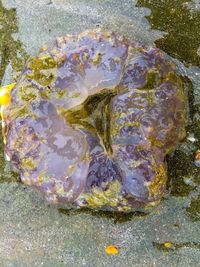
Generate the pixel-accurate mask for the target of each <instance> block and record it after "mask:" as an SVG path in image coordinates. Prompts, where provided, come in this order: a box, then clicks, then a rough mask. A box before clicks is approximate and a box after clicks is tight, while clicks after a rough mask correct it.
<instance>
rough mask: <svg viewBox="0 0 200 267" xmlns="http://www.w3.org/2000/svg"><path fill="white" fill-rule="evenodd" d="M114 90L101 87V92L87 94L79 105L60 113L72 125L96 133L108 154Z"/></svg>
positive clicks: (109, 152) (110, 152)
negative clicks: (111, 102) (111, 104)
mask: <svg viewBox="0 0 200 267" xmlns="http://www.w3.org/2000/svg"><path fill="white" fill-rule="evenodd" d="M116 94H117V93H116V90H115V89H114V90H111V89H103V90H102V91H101V92H99V93H97V94H95V95H91V96H88V98H87V99H86V100H85V101H84V102H83V103H82V104H80V105H78V106H76V107H74V108H71V109H69V110H67V111H63V112H62V115H63V116H64V117H65V119H66V121H67V122H68V123H69V124H70V125H71V126H72V127H73V125H76V127H77V126H80V128H83V129H86V130H89V131H91V132H92V133H94V134H95V135H98V137H99V139H100V142H101V145H102V146H103V147H104V148H105V150H106V151H107V153H108V155H111V154H112V147H111V142H110V114H111V111H110V101H111V99H112V97H114V96H115V95H116Z"/></svg>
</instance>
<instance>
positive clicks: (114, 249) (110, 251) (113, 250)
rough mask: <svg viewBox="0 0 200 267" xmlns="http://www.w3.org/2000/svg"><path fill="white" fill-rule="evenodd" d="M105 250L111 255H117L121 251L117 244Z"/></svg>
mask: <svg viewBox="0 0 200 267" xmlns="http://www.w3.org/2000/svg"><path fill="white" fill-rule="evenodd" d="M105 251H106V253H107V254H109V255H115V254H118V252H119V251H118V249H117V248H116V247H115V246H113V245H109V246H107V247H106V248H105Z"/></svg>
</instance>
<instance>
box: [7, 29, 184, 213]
mask: <svg viewBox="0 0 200 267" xmlns="http://www.w3.org/2000/svg"><path fill="white" fill-rule="evenodd" d="M175 71H176V70H175V66H174V64H173V63H171V62H169V61H168V60H166V58H165V55H164V54H163V53H162V52H161V51H160V50H158V49H157V48H154V47H148V48H144V47H140V46H139V45H137V44H135V43H132V42H131V41H129V40H128V39H126V38H125V37H121V36H118V35H116V34H115V33H111V32H105V31H102V30H93V31H87V32H84V33H82V34H79V35H73V36H72V35H69V36H66V37H61V38H58V39H57V40H56V42H55V43H54V44H53V45H52V46H50V47H44V48H43V49H42V50H41V52H40V53H39V55H38V56H36V57H34V58H31V59H30V60H29V61H28V62H27V65H26V67H25V69H24V70H23V72H22V74H21V76H20V77H19V79H18V82H17V84H16V86H15V87H14V89H13V90H12V92H11V99H10V104H9V105H6V106H5V107H4V109H3V116H4V121H3V134H4V140H5V153H6V154H7V156H8V157H9V158H10V160H11V162H12V164H13V166H14V167H15V169H16V170H18V171H19V173H20V175H21V180H22V181H23V182H24V183H25V184H29V185H33V186H35V187H36V188H38V189H39V190H41V191H42V192H43V193H44V195H45V196H46V198H47V199H48V200H49V201H50V202H53V203H62V204H64V205H66V207H67V206H70V205H72V206H79V207H91V208H96V209H98V208H101V209H107V210H116V211H131V210H135V209H138V208H140V207H146V206H149V205H154V204H155V203H157V202H159V201H160V199H161V197H162V196H163V194H164V192H165V187H166V181H167V166H166V164H165V157H166V155H167V154H168V153H170V152H171V151H173V150H174V149H175V147H176V146H177V145H178V144H179V142H180V141H181V140H182V139H183V138H184V136H185V99H184V94H183V90H182V83H181V80H180V78H179V77H178V76H177V74H176V73H175Z"/></svg>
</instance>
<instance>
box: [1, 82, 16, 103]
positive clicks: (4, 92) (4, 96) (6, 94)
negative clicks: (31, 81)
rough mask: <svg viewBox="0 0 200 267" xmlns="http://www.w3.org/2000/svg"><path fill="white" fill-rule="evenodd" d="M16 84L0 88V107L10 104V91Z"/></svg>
mask: <svg viewBox="0 0 200 267" xmlns="http://www.w3.org/2000/svg"><path fill="white" fill-rule="evenodd" d="M15 84H16V83H12V84H9V85H6V86H3V87H1V88H0V105H7V104H9V103H10V91H11V90H12V88H13V87H14V86H15Z"/></svg>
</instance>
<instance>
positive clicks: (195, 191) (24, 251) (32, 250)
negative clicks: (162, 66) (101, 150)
mask: <svg viewBox="0 0 200 267" xmlns="http://www.w3.org/2000/svg"><path fill="white" fill-rule="evenodd" d="M199 21H200V5H199V2H198V1H162V2H161V1H123V2H122V1H112V0H108V1H96V0H95V1H84V0H82V1H76V0H75V1H67V3H66V1H57V0H54V1H53V0H52V1H49V0H48V1H45V0H43V1H40V2H39V3H38V2H37V3H36V2H35V1H31V0H29V1H26V2H25V3H24V2H23V3H22V1H20V0H17V1H11V0H10V1H9V0H4V1H2V3H1V5H0V23H1V27H0V41H1V43H0V58H1V61H0V64H1V71H0V74H1V76H0V79H1V84H2V85H4V84H8V83H10V82H13V77H14V76H18V75H19V71H20V70H22V67H23V64H24V62H25V61H26V58H27V55H31V56H32V55H35V53H36V52H37V51H38V49H39V47H41V44H43V43H52V41H53V40H54V39H55V37H57V36H63V35H65V34H66V33H69V34H77V33H79V32H80V30H81V31H84V30H86V29H91V28H96V27H101V28H104V29H105V30H112V31H115V32H117V33H119V34H120V35H123V34H126V35H127V36H128V37H129V39H133V40H136V41H137V42H139V43H141V44H145V45H153V44H154V43H155V44H156V46H157V47H158V48H160V49H161V50H163V51H164V52H166V53H167V54H168V55H169V56H171V57H172V58H171V60H172V61H173V62H174V63H175V64H176V65H177V68H178V72H179V75H181V76H182V80H183V81H184V88H185V94H186V98H187V122H188V123H187V128H186V137H185V139H184V142H183V143H182V144H181V145H180V146H179V147H178V148H177V149H176V151H175V152H174V153H172V154H170V156H168V158H167V164H168V175H169V183H168V194H166V195H165V198H164V199H163V200H162V202H161V204H160V205H159V206H157V207H156V208H154V209H153V210H152V211H151V213H150V214H143V213H141V212H140V213H138V212H137V213H136V212H135V213H130V214H128V215H126V216H124V215H116V214H115V213H111V212H90V211H88V210H83V211H66V210H65V209H59V210H58V209H55V208H53V207H49V206H48V204H47V203H46V201H45V200H44V199H43V198H42V196H41V194H40V193H38V192H37V191H35V190H32V189H31V188H29V187H26V186H24V185H23V184H21V182H20V181H19V177H18V175H17V174H15V173H13V172H11V169H10V166H9V164H8V163H7V162H6V161H5V160H4V155H3V143H2V142H1V166H0V177H1V184H0V197H1V202H0V211H1V214H2V216H1V219H0V232H1V237H0V244H1V248H2V249H1V251H0V262H1V265H3V266H4V265H5V266H8V265H10V266H30V265H31V266H34V265H35V266H40V265H43V266H52V265H53V266H166V265H169V266H198V264H199V260H200V251H199V239H200V232H199V229H200V227H199V226H200V225H199V219H200V218H199V216H200V215H199V214H200V210H199V207H200V206H199V205H200V198H199V184H200V171H199V170H200V169H199V158H200V156H199V152H198V149H199V148H200V121H199V120H200V114H199V113H200V90H199V88H200V69H199V45H200V36H199ZM97 229H98V230H97ZM110 244H113V245H114V246H116V247H117V248H118V254H116V255H106V252H105V248H106V247H107V246H109V245H110Z"/></svg>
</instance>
